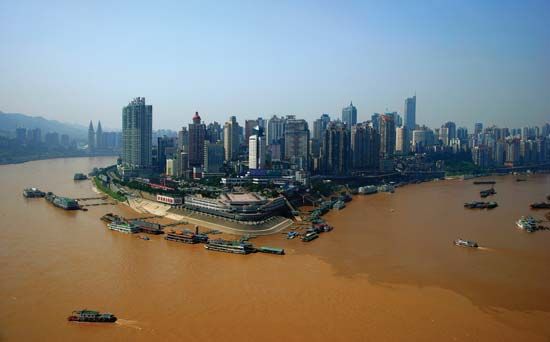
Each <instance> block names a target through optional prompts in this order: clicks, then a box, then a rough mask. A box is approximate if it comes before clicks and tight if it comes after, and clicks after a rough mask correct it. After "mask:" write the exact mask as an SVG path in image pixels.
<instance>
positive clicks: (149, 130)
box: [122, 97, 153, 169]
mask: <svg viewBox="0 0 550 342" xmlns="http://www.w3.org/2000/svg"><path fill="white" fill-rule="evenodd" d="M152 136H153V106H151V105H146V104H145V98H144V97H136V98H134V99H133V100H132V101H131V102H130V103H129V104H128V105H127V106H126V107H124V108H123V109H122V162H123V163H124V164H125V165H126V166H129V167H130V168H138V169H139V168H150V167H151V166H152Z"/></svg>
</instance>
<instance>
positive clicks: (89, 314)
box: [67, 309, 117, 323]
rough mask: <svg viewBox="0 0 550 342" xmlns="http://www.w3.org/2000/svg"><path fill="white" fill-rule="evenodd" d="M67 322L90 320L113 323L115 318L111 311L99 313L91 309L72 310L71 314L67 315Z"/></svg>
mask: <svg viewBox="0 0 550 342" xmlns="http://www.w3.org/2000/svg"><path fill="white" fill-rule="evenodd" d="M67 320H68V321H69V322H92V323H114V322H116V320H117V318H116V316H115V315H113V314H112V313H101V312H98V311H92V310H86V309H84V310H78V311H73V313H72V315H70V316H69V317H67Z"/></svg>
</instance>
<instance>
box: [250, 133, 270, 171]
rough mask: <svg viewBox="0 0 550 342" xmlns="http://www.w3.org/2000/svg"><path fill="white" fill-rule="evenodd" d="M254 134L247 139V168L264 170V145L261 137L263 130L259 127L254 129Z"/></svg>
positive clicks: (263, 139) (263, 138)
mask: <svg viewBox="0 0 550 342" xmlns="http://www.w3.org/2000/svg"><path fill="white" fill-rule="evenodd" d="M254 131H255V133H256V134H254V135H251V136H250V138H249V139H248V168H249V169H263V168H265V159H266V158H265V157H266V143H265V137H264V136H263V129H262V128H261V127H259V126H256V127H255V128H254Z"/></svg>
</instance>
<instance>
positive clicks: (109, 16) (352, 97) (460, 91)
mask: <svg viewBox="0 0 550 342" xmlns="http://www.w3.org/2000/svg"><path fill="white" fill-rule="evenodd" d="M549 19H550V3H549V2H547V1H521V2H517V1H516V2H513V1H484V2H483V3H479V2H477V1H462V2H457V3H454V2H450V1H442V2H436V3H428V2H424V3H418V2H407V1H397V2H395V1H394V2H392V3H391V4H382V3H376V2H373V1H365V2H359V1H357V2H343V3H341V2H338V3H336V2H334V3H323V4H321V3H317V2H301V3H300V4H296V3H294V2H262V3H260V2H224V3H217V2H211V3H206V2H204V1H197V2H187V3H185V4H181V3H179V2H163V3H145V2H143V3H135V2H127V3H116V4H113V3H110V2H99V1H97V2H91V3H85V4H84V3H80V2H69V1H67V2H57V3H55V4H54V5H52V3H50V2H40V1H25V2H19V1H18V2H15V1H2V2H1V3H0V40H1V41H2V44H0V53H1V55H2V56H3V57H2V58H0V74H1V75H2V77H0V110H2V111H4V112H20V113H26V114H32V115H41V116H44V117H46V118H48V119H56V120H60V121H66V122H73V123H79V124H83V125H86V124H87V123H88V122H89V120H90V119H91V118H93V119H94V120H101V122H102V123H103V124H104V125H105V126H106V127H111V128H114V129H119V128H120V125H121V120H120V115H121V109H122V107H123V106H124V105H126V104H127V102H128V100H129V99H131V98H133V97H135V96H144V97H146V98H147V102H148V103H149V104H152V105H153V108H154V109H153V110H154V120H153V127H154V128H155V129H157V128H169V129H174V130H177V129H179V127H181V126H182V125H187V123H189V122H190V119H191V117H192V115H193V113H194V112H195V111H199V112H200V113H201V116H202V117H203V118H204V119H205V120H207V121H209V122H210V121H214V120H216V121H218V122H222V123H223V122H225V121H227V119H228V117H229V115H237V116H238V117H240V118H243V119H244V118H255V117H258V116H263V117H264V118H268V117H271V115H273V114H278V115H286V114H295V115H297V116H299V117H302V118H305V119H307V120H308V121H311V120H313V119H315V118H318V117H319V115H321V114H322V113H329V114H331V116H333V117H335V118H336V117H339V116H340V113H341V110H342V108H343V107H345V106H347V105H348V104H349V102H350V101H353V103H354V105H355V106H356V107H357V109H358V120H359V121H363V120H367V119H369V118H370V116H371V115H372V113H374V112H384V111H385V110H386V109H387V110H389V111H398V112H399V113H400V114H402V113H403V101H404V99H405V98H406V97H408V96H412V95H414V94H415V93H416V95H417V97H418V101H417V121H418V122H419V123H421V124H427V125H429V126H439V125H441V124H442V123H443V122H445V121H448V120H453V121H455V122H456V123H457V125H465V126H467V127H470V128H471V127H472V126H473V123H474V122H477V121H482V122H485V123H486V124H492V123H496V124H499V125H501V126H508V127H522V126H525V125H534V124H542V123H543V122H544V121H545V120H546V119H547V118H548V117H549V115H550V97H548V89H550V27H549V26H548V22H549Z"/></svg>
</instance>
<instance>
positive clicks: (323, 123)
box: [312, 114, 330, 141]
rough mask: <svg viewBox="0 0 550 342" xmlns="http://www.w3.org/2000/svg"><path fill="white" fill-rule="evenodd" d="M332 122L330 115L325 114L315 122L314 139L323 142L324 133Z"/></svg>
mask: <svg viewBox="0 0 550 342" xmlns="http://www.w3.org/2000/svg"><path fill="white" fill-rule="evenodd" d="M329 122H330V116H329V115H328V114H323V115H321V117H320V118H319V119H317V120H315V121H314V122H313V137H312V138H313V139H316V140H319V141H320V140H321V138H322V137H323V132H324V131H325V129H326V128H327V125H328V123H329Z"/></svg>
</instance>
